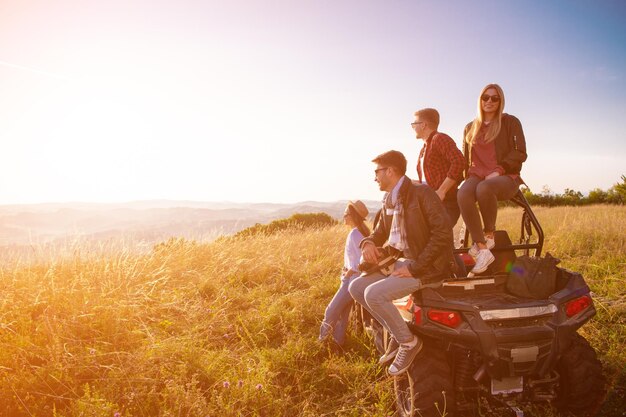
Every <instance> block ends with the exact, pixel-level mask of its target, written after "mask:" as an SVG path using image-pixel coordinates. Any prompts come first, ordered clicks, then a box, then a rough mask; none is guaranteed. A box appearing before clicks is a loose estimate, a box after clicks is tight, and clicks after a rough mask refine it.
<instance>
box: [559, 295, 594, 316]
mask: <svg viewBox="0 0 626 417" xmlns="http://www.w3.org/2000/svg"><path fill="white" fill-rule="evenodd" d="M590 305H591V297H589V296H588V295H583V296H582V297H578V298H575V299H573V300H572V301H568V302H567V304H565V314H567V317H572V316H575V315H576V314H578V313H580V312H581V311H583V310H584V309H586V308H587V307H589V306H590Z"/></svg>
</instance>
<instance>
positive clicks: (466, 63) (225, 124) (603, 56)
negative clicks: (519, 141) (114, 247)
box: [0, 0, 626, 204]
mask: <svg viewBox="0 0 626 417" xmlns="http://www.w3.org/2000/svg"><path fill="white" fill-rule="evenodd" d="M492 82H495V83H498V84H499V85H500V86H502V88H503V89H504V93H505V97H506V107H505V112H507V113H510V114H513V115H515V116H517V117H518V118H519V119H520V120H521V122H522V125H523V128H524V133H525V136H526V142H527V147H528V160H527V162H526V163H525V164H524V166H523V169H522V178H523V179H524V180H525V182H526V184H528V186H529V187H530V189H531V191H533V192H535V193H540V192H542V190H543V189H544V187H546V186H547V187H548V188H549V189H550V190H552V191H553V192H558V193H560V192H563V190H564V189H565V188H570V189H574V190H577V191H581V192H583V193H586V192H588V191H589V190H591V189H594V188H601V189H603V190H606V189H608V188H610V187H611V186H612V185H613V184H615V183H617V182H619V181H620V177H621V176H622V175H624V174H626V129H625V128H624V126H623V125H624V121H625V120H624V119H625V118H626V2H624V1H622V0H616V1H608V0H596V1H578V0H563V1H559V0H554V1H545V0H527V1H515V0H498V1H490V0H473V1H446V0H442V1H437V0H432V1H430V0H429V1H426V0H424V1H422V0H391V1H389V0H387V1H382V0H381V1H370V0H360V1H352V0H350V1H342V0H332V1H331V0H311V1H309V0H302V1H298V0H291V1H260V0H259V1H256V0H248V1H243V0H231V1H213V0H209V1H200V0H197V1H187V0H178V1H158V0H149V1H148V0H145V1H144V0H135V1H133V0H123V1H120V0H109V1H106V2H104V1H92V0H76V1H70V0H56V1H47V2H46V1H41V0H0V143H1V144H2V151H1V152H0V204H28V203H43V202H79V201H80V202H125V201H136V200H152V199H169V200H197V201H236V202H277V203H291V202H299V201H308V200H316V201H335V200H346V199H372V200H376V199H379V198H381V192H380V191H379V190H378V187H377V184H376V183H375V182H374V172H373V169H374V164H373V163H372V162H371V160H372V158H374V157H375V156H376V155H378V154H380V153H382V152H385V151H387V150H390V149H396V150H399V151H401V152H403V153H404V154H405V156H406V157H407V160H408V172H407V174H408V175H409V176H410V177H412V178H416V177H417V174H416V170H415V165H416V162H417V156H418V153H419V149H420V148H421V146H422V142H421V141H418V140H417V139H416V138H415V135H414V133H413V131H412V129H411V128H410V122H411V121H413V113H414V112H415V111H416V110H418V109H421V108H424V107H434V108H436V109H438V110H439V112H440V114H441V124H440V126H439V131H441V132H444V133H447V134H449V135H450V136H451V137H452V138H453V139H455V141H456V142H457V144H458V145H459V147H460V146H461V141H462V137H461V136H462V132H463V127H464V126H465V124H466V123H468V122H469V121H470V120H472V119H473V118H474V117H475V115H476V101H477V97H478V94H479V93H480V91H481V89H482V88H483V86H485V85H486V84H488V83H492Z"/></svg>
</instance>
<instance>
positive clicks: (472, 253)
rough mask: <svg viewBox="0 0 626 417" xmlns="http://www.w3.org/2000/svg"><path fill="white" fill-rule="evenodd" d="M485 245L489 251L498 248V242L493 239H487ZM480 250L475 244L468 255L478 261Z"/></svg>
mask: <svg viewBox="0 0 626 417" xmlns="http://www.w3.org/2000/svg"><path fill="white" fill-rule="evenodd" d="M485 245H487V249H493V248H494V246H496V241H495V240H494V239H493V238H491V237H485ZM479 250H480V249H479V248H478V245H477V244H476V243H474V244H473V245H472V247H471V248H469V250H468V251H467V253H469V255H470V256H471V257H472V258H474V259H476V257H477V256H478V251H479Z"/></svg>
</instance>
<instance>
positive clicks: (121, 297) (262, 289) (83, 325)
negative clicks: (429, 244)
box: [0, 206, 626, 417]
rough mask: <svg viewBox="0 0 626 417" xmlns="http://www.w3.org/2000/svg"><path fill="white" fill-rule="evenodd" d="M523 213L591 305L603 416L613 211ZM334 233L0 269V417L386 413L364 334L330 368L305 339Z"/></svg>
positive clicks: (615, 284)
mask: <svg viewBox="0 0 626 417" xmlns="http://www.w3.org/2000/svg"><path fill="white" fill-rule="evenodd" d="M536 212H537V216H538V217H539V218H540V220H541V222H542V225H543V227H544V230H545V232H546V245H545V246H546V250H547V251H549V252H551V253H552V254H553V255H554V256H557V257H559V258H561V259H562V266H564V267H567V268H570V269H573V270H577V271H580V272H582V273H583V274H584V276H585V277H586V278H587V280H588V282H589V284H590V286H591V288H592V289H593V291H594V292H595V293H596V299H597V300H599V301H598V303H597V305H598V311H599V314H598V316H597V318H596V319H594V321H592V322H591V323H590V324H588V325H586V326H585V327H584V328H583V331H582V332H583V333H584V334H585V336H586V337H588V338H589V339H590V341H591V342H592V344H593V345H594V346H595V347H596V348H597V349H598V351H599V352H600V355H601V358H602V360H603V362H604V364H605V367H606V369H607V372H608V374H609V376H610V378H611V383H612V384H613V387H614V389H613V391H612V392H613V394H612V395H613V396H612V397H609V399H608V400H607V404H609V405H608V406H607V410H609V409H610V410H612V409H613V408H615V409H617V405H619V404H618V401H623V390H624V387H625V386H626V383H625V381H624V375H625V374H626V371H625V370H624V369H623V366H624V363H626V356H625V354H624V352H623V351H622V349H621V348H620V346H624V327H625V326H624V319H623V317H624V314H623V311H624V306H625V305H626V304H625V294H626V291H625V290H624V285H623V284H624V279H625V277H626V274H625V271H626V245H625V237H624V233H623V230H625V226H626V208H625V207H615V206H611V207H606V206H597V207H582V208H565V207H563V208H552V209H541V208H539V209H537V210H536ZM518 222H519V213H517V212H516V210H515V209H512V208H510V209H509V208H507V209H503V210H501V212H500V216H499V225H500V226H504V227H506V228H507V229H508V230H512V231H514V232H513V233H512V234H513V235H514V234H515V233H516V231H517V230H518V229H519V223H518ZM347 231H348V230H347V229H346V228H345V226H332V227H327V228H320V229H312V230H307V231H302V230H285V231H281V232H279V233H277V234H274V235H269V236H268V235H258V236H254V237H248V238H243V237H241V238H222V239H218V240H217V241H215V242H213V243H202V244H201V243H197V242H194V241H186V240H170V241H167V242H164V243H162V244H159V245H157V246H155V247H154V248H153V249H152V251H150V253H148V254H137V253H134V252H131V251H128V250H123V249H120V251H118V252H112V251H106V253H104V252H103V253H101V254H97V253H84V252H81V251H79V250H78V251H76V252H75V255H73V256H59V257H54V258H51V259H48V258H45V259H44V258H41V259H39V260H38V261H37V262H31V263H28V264H27V263H24V262H19V263H16V262H8V261H7V262H6V263H5V264H3V266H2V267H1V268H0V416H11V417H14V416H15V417H21V416H42V417H43V416H57V417H78V416H93V417H105V416H109V417H112V416H114V414H115V413H120V415H121V416H150V417H152V416H194V417H195V416H198V417H205V416H268V417H269V416H311V417H312V416H355V417H356V416H365V415H367V416H381V417H383V416H389V415H392V414H393V413H394V397H393V383H392V381H391V379H390V378H389V377H387V376H385V374H384V372H383V371H382V369H381V368H380V367H378V366H377V365H376V363H375V354H374V352H373V351H372V348H371V344H370V343H369V340H368V339H367V338H366V337H365V336H361V335H352V336H351V337H350V338H349V340H348V345H347V350H346V353H345V354H344V355H339V354H335V353H332V352H329V351H328V350H326V348H324V347H322V346H320V345H319V344H318V343H317V340H316V338H317V331H318V328H319V322H320V320H321V317H322V315H323V311H324V308H325V306H326V304H327V303H328V301H329V300H330V298H331V297H332V295H333V293H334V291H335V290H336V288H337V286H338V283H339V280H338V274H339V271H340V267H341V263H342V248H343V243H344V240H345V236H346V233H347ZM513 237H515V236H513ZM620 390H622V391H621V392H622V396H621V397H620V396H619V395H617V394H615V393H619V392H620ZM615 404H617V405H615ZM614 405H615V407H613V406H614ZM611 407H613V408H611ZM610 410H609V411H610ZM606 415H616V416H617V415H621V414H606Z"/></svg>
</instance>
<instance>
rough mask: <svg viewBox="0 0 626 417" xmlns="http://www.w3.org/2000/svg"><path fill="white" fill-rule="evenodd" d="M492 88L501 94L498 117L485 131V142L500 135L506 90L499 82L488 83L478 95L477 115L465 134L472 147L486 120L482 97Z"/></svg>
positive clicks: (466, 140)
mask: <svg viewBox="0 0 626 417" xmlns="http://www.w3.org/2000/svg"><path fill="white" fill-rule="evenodd" d="M490 88H494V89H495V90H496V91H497V92H498V95H499V96H500V103H499V106H498V111H497V112H496V117H495V118H494V119H493V120H492V121H491V123H490V124H489V127H488V128H487V132H486V133H485V142H487V143H489V142H491V141H492V140H494V139H495V138H496V136H498V133H500V128H501V127H502V112H503V110H504V91H502V87H500V86H499V85H498V84H487V85H486V86H485V87H484V88H483V89H482V90H481V91H480V94H479V95H478V112H477V116H476V118H475V119H474V120H473V121H472V125H471V126H470V128H469V130H468V131H467V134H466V135H465V142H467V144H468V145H469V146H470V147H471V146H472V145H473V144H474V141H475V140H476V135H477V134H478V131H479V130H480V126H481V125H482V124H483V121H484V120H485V114H484V113H483V106H482V98H481V97H482V96H483V94H485V91H487V90H489V89H490Z"/></svg>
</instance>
